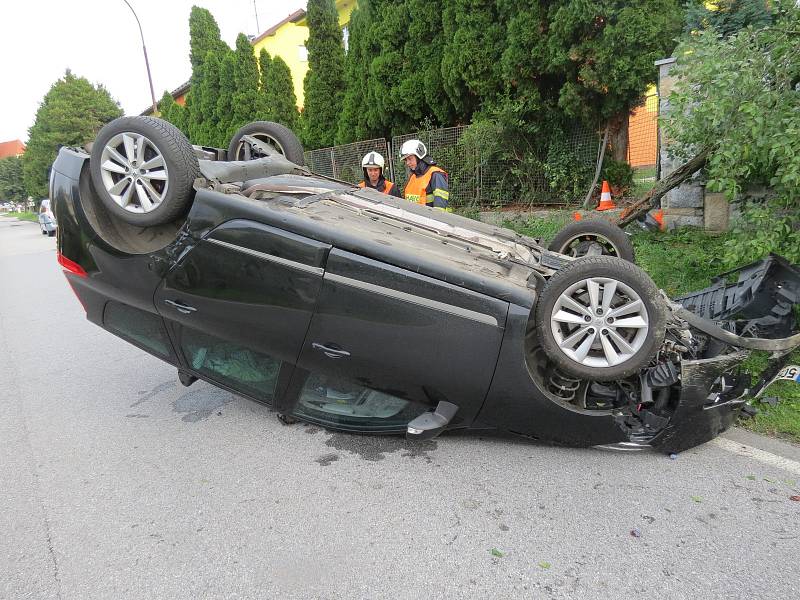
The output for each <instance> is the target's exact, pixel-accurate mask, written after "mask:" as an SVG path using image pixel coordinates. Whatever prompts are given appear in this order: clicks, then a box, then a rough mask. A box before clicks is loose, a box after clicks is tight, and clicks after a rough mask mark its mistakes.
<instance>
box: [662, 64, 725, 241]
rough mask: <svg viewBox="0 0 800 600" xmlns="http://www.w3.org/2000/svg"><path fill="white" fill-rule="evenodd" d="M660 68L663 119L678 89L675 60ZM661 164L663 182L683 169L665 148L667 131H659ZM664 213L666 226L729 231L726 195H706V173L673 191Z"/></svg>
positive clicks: (664, 204) (663, 205)
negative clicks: (665, 132)
mask: <svg viewBox="0 0 800 600" xmlns="http://www.w3.org/2000/svg"><path fill="white" fill-rule="evenodd" d="M656 66H657V67H658V94H659V106H658V112H659V117H664V116H667V115H669V111H670V103H669V96H670V94H671V93H672V88H673V87H674V85H675V75H674V74H673V73H672V69H673V67H674V66H675V59H674V58H665V59H663V60H658V61H656ZM658 135H659V161H660V165H661V178H662V179H663V178H664V177H666V176H667V175H669V174H670V173H672V171H674V170H675V169H676V168H678V167H679V166H680V165H681V161H679V160H675V159H673V158H672V157H670V156H669V154H668V153H667V152H666V150H665V148H666V146H667V145H668V143H669V140H668V139H667V138H666V137H665V134H664V130H663V128H660V127H659V130H658ZM661 208H663V209H664V226H665V227H666V228H668V229H674V228H675V227H686V226H691V227H704V228H706V229H709V230H712V231H724V230H726V229H727V228H728V223H729V220H730V208H729V206H728V201H727V200H726V199H725V196H724V195H723V194H717V193H710V192H708V193H707V192H706V189H705V182H704V181H703V173H702V171H701V172H700V173H696V174H695V175H694V177H692V179H690V180H689V181H686V182H684V183H682V184H681V185H679V186H678V187H676V188H675V189H673V190H670V191H669V192H668V193H667V194H666V195H665V196H664V198H662V200H661Z"/></svg>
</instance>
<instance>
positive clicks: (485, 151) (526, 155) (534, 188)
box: [305, 93, 658, 207]
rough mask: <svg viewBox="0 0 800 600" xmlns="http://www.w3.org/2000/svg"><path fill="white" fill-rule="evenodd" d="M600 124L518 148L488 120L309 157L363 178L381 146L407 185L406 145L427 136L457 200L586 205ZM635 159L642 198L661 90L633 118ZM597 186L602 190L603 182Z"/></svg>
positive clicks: (340, 175) (652, 178)
mask: <svg viewBox="0 0 800 600" xmlns="http://www.w3.org/2000/svg"><path fill="white" fill-rule="evenodd" d="M599 129H600V128H591V127H586V126H580V125H577V126H575V127H574V128H572V129H571V130H568V131H567V132H565V133H564V134H563V135H562V136H555V137H554V139H553V140H550V141H549V142H548V143H547V144H546V145H545V146H539V147H533V145H531V146H530V147H529V148H527V149H525V148H521V147H520V146H521V142H519V141H518V143H516V144H515V148H513V149H511V148H508V147H506V146H504V145H503V142H502V140H503V135H502V131H501V130H500V126H499V125H496V124H493V123H489V122H484V123H480V124H473V125H470V126H461V127H447V128H443V129H431V130H425V131H418V132H414V133H408V134H404V135H398V136H395V137H393V138H392V140H391V144H388V143H387V141H386V139H384V138H377V139H373V140H365V141H361V142H355V143H352V144H345V145H342V146H334V147H332V148H322V149H319V150H312V151H309V152H306V153H305V158H306V165H307V166H308V167H309V168H310V169H311V170H312V171H314V172H315V173H319V174H321V175H327V176H328V177H334V178H336V179H340V180H343V181H348V182H352V183H357V182H359V181H361V179H362V178H363V175H362V171H361V159H362V158H363V157H364V155H366V154H367V153H369V152H372V151H377V152H379V153H380V154H382V155H383V156H384V158H385V159H386V177H387V178H389V179H391V180H392V181H394V182H395V183H396V184H397V185H398V186H399V187H400V189H401V190H402V189H403V188H404V187H405V184H406V182H407V181H408V177H409V173H408V170H407V169H406V166H405V164H404V163H403V161H402V160H401V159H400V156H399V150H400V147H401V146H402V145H403V142H406V141H408V140H411V139H419V140H421V141H422V142H423V143H424V144H425V145H426V146H427V149H428V155H429V156H430V157H431V158H432V159H433V160H434V161H436V163H437V164H438V165H439V166H440V167H442V168H443V169H444V170H445V171H447V173H448V179H449V184H450V205H451V206H454V207H460V206H461V207H463V206H474V205H479V206H483V207H501V206H504V205H510V204H514V205H519V206H525V205H528V206H534V205H536V206H542V205H561V206H578V205H580V204H581V203H582V202H583V200H584V198H585V197H586V194H587V192H588V191H589V188H590V186H591V184H592V181H593V179H594V174H595V169H596V166H597V161H598V158H599V154H600V146H601V144H602V135H601V133H600V131H599ZM606 158H608V152H606ZM627 162H628V164H629V165H630V166H631V167H632V168H633V171H634V175H633V186H632V189H627V188H626V190H625V192H624V194H625V195H626V196H628V195H630V196H640V195H641V194H643V193H644V192H646V191H647V190H649V189H650V188H651V187H653V186H654V185H655V182H656V178H657V168H658V96H657V95H656V94H655V93H653V94H651V95H649V96H647V98H646V100H645V102H644V103H643V104H642V105H641V106H639V107H637V108H636V109H635V110H634V111H633V113H632V114H631V116H630V118H629V121H628V150H627ZM612 186H613V182H612ZM596 187H597V189H598V190H599V182H598V186H596ZM596 191H597V190H596ZM598 193H599V192H598Z"/></svg>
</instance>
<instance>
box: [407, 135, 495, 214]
mask: <svg viewBox="0 0 800 600" xmlns="http://www.w3.org/2000/svg"><path fill="white" fill-rule="evenodd" d="M466 129H467V128H466V127H447V128H444V129H431V130H427V131H418V132H415V133H408V134H405V135H397V136H395V137H393V138H392V175H393V176H394V181H395V182H396V183H397V184H398V185H399V186H400V189H403V187H405V184H406V182H407V181H408V178H409V175H410V173H409V171H408V169H407V168H406V166H405V164H404V163H403V161H402V159H401V158H400V148H401V147H402V146H403V143H404V142H406V141H408V140H415V139H416V140H420V141H421V142H422V143H423V144H425V146H426V147H427V149H428V156H429V157H430V158H431V159H432V160H434V161H435V162H436V164H437V165H439V166H440V167H441V168H443V169H444V170H445V171H447V173H448V179H449V181H448V183H449V186H450V200H449V202H450V204H452V205H455V206H463V205H466V204H470V203H472V202H474V201H476V200H478V197H479V193H478V190H479V185H480V184H479V182H480V174H479V165H478V163H477V161H476V157H477V150H476V149H475V148H469V147H467V146H466V145H464V144H459V142H460V140H461V138H462V135H463V134H464V132H465V131H466Z"/></svg>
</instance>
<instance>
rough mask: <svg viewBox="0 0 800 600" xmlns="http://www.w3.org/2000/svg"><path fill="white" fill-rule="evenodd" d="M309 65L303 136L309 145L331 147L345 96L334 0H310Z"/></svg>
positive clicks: (307, 10) (308, 17)
mask: <svg viewBox="0 0 800 600" xmlns="http://www.w3.org/2000/svg"><path fill="white" fill-rule="evenodd" d="M306 12H307V15H306V19H307V20H308V28H309V33H308V41H307V42H306V48H307V49H308V66H309V70H308V73H307V74H306V77H305V80H304V81H303V86H304V92H305V106H304V108H303V127H302V133H303V135H302V137H303V140H304V142H305V144H306V145H307V146H308V147H309V148H320V147H324V146H332V145H333V143H334V138H335V136H336V129H337V125H338V120H339V115H340V113H341V109H342V100H343V97H344V47H343V45H342V30H341V29H340V28H339V17H338V14H337V12H336V6H335V4H334V1H333V0H308V7H307V9H306Z"/></svg>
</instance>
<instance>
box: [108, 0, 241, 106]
mask: <svg viewBox="0 0 800 600" xmlns="http://www.w3.org/2000/svg"><path fill="white" fill-rule="evenodd" d="M122 1H123V2H124V3H125V4H127V5H128V8H130V9H131V12H132V13H133V16H134V18H135V19H136V24H137V25H138V26H139V35H140V36H141V38H142V51H143V52H144V65H145V67H147V81H148V82H149V83H150V98H151V99H152V100H153V116H154V117H155V116H156V115H157V114H158V105H157V104H156V94H155V92H154V91H153V78H152V76H151V75H150V61H149V60H147V46H145V45H144V33H142V24H141V23H140V22H139V17H138V16H137V15H136V11H135V10H133V7H132V6H131V5H130V2H128V0H122ZM254 1H255V0H254Z"/></svg>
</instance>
